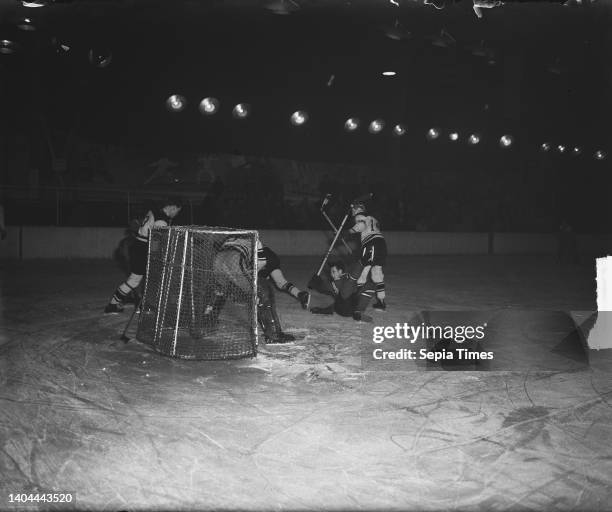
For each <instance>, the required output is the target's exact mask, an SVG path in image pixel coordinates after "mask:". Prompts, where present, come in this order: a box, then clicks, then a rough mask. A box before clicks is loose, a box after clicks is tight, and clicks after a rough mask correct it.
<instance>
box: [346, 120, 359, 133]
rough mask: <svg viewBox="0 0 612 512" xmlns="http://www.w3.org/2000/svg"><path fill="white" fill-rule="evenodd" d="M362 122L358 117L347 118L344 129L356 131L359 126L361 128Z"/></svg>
mask: <svg viewBox="0 0 612 512" xmlns="http://www.w3.org/2000/svg"><path fill="white" fill-rule="evenodd" d="M360 124H361V122H360V121H359V119H357V118H356V117H351V118H349V119H347V120H346V122H345V123H344V129H345V130H346V131H347V132H354V131H355V130H356V129H357V128H359V125H360Z"/></svg>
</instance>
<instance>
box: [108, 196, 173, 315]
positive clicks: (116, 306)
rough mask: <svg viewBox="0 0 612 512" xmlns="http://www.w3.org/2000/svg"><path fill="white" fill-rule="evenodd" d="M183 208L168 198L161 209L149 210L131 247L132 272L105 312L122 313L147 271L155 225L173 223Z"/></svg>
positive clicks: (119, 287)
mask: <svg viewBox="0 0 612 512" xmlns="http://www.w3.org/2000/svg"><path fill="white" fill-rule="evenodd" d="M181 208H182V205H181V201H179V200H178V199H168V200H166V201H165V202H164V206H163V207H162V208H161V209H160V210H156V211H153V210H149V211H148V212H147V214H146V215H145V217H144V219H143V220H142V222H141V223H140V226H139V227H138V231H137V233H136V239H135V241H134V243H133V244H132V245H131V246H130V249H129V258H130V271H131V274H130V275H129V276H128V278H127V279H126V280H125V281H124V282H123V283H121V284H120V285H119V286H118V287H117V289H116V290H115V293H114V294H113V296H112V298H111V300H110V302H109V303H108V304H107V305H106V307H105V308H104V313H106V314H116V313H121V312H122V311H123V305H124V304H125V302H126V300H127V299H128V297H129V296H130V294H134V295H136V294H137V292H136V290H137V289H138V287H139V286H140V283H141V282H142V278H143V276H144V275H145V273H146V271H147V251H148V243H149V234H150V232H151V229H152V228H153V227H154V226H169V225H171V224H172V220H173V219H174V218H175V217H176V216H177V215H178V214H179V212H180V211H181Z"/></svg>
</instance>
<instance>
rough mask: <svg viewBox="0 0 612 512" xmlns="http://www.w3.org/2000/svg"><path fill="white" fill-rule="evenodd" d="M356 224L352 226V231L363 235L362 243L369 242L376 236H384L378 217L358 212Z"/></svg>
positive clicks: (355, 218)
mask: <svg viewBox="0 0 612 512" xmlns="http://www.w3.org/2000/svg"><path fill="white" fill-rule="evenodd" d="M354 220H355V225H354V226H353V227H352V228H351V233H359V234H360V235H361V245H365V244H367V243H368V242H369V241H370V240H373V239H374V238H383V235H382V232H381V231H380V225H379V223H378V220H377V219H376V217H372V215H367V214H365V213H358V214H357V215H355V217H354Z"/></svg>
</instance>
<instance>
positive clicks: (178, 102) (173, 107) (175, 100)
mask: <svg viewBox="0 0 612 512" xmlns="http://www.w3.org/2000/svg"><path fill="white" fill-rule="evenodd" d="M186 105H187V100H185V97H184V96H181V95H180V94H173V95H172V96H170V97H169V98H168V99H167V100H166V107H167V108H168V110H170V111H171V112H180V111H181V110H184V109H185V106H186Z"/></svg>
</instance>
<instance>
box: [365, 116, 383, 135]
mask: <svg viewBox="0 0 612 512" xmlns="http://www.w3.org/2000/svg"><path fill="white" fill-rule="evenodd" d="M384 127H385V122H384V121H383V120H382V119H374V121H372V122H371V123H370V126H368V131H369V132H370V133H374V134H376V133H380V132H381V131H382V130H383V128H384Z"/></svg>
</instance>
